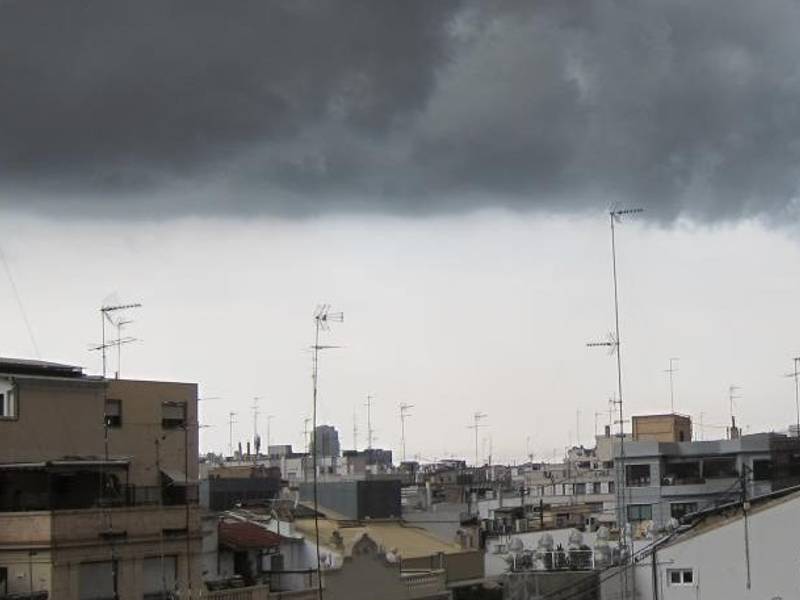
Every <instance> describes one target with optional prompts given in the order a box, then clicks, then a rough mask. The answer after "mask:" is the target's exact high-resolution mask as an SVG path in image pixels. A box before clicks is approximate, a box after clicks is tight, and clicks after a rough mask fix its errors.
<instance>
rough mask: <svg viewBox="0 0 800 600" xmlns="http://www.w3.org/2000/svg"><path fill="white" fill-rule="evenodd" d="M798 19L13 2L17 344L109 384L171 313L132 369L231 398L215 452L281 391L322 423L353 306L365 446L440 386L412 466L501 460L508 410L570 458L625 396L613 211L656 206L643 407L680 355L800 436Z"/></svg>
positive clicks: (10, 96)
mask: <svg viewBox="0 0 800 600" xmlns="http://www.w3.org/2000/svg"><path fill="white" fill-rule="evenodd" d="M799 27H800V5H798V4H797V3H796V2H794V1H791V0H762V1H761V2H758V3H753V2H752V1H746V0H725V1H724V2H723V1H722V0H693V1H691V2H689V1H684V0H670V1H668V2H663V1H655V0H638V1H636V2H632V1H628V0H591V1H589V0H585V1H584V0H580V1H575V2H563V0H559V1H556V0H552V1H550V0H537V1H534V2H531V1H520V2H512V1H504V2H494V3H478V2H457V1H446V0H442V1H439V2H429V1H425V0H419V1H414V0H410V1H409V0H404V1H402V2H401V1H399V0H398V1H387V2H371V1H356V0H350V1H344V0H342V1H332V2H326V3H321V2H316V1H314V2H312V1H304V0H292V1H286V2H278V1H274V2H262V1H256V0H242V1H236V2H221V1H211V0H192V1H188V0H187V1H172V2H170V1H164V0H158V1H150V0H139V1H137V2H135V3H132V2H118V1H114V0H102V1H101V0H96V1H92V0H88V1H83V2H80V3H68V2H63V1H41V2H30V1H21V0H0V208H2V222H3V229H4V233H3V235H2V237H0V248H2V250H3V252H4V254H5V257H6V259H7V265H8V269H6V272H5V274H4V275H3V276H2V277H0V314H2V315H3V318H2V319H0V340H1V341H0V353H2V354H3V355H18V356H36V355H37V354H40V355H41V357H42V358H46V359H52V360H62V361H67V362H74V363H78V364H83V365H85V366H86V367H87V369H88V370H89V371H91V372H96V371H97V369H98V367H99V360H98V357H97V356H96V355H92V354H90V353H89V352H88V351H87V350H86V348H87V347H88V345H89V344H90V343H93V342H97V341H98V337H99V317H98V315H97V312H96V311H97V308H98V306H99V305H100V304H101V303H102V302H103V301H104V299H106V298H108V297H109V295H110V294H114V293H115V294H116V295H117V296H116V297H118V298H119V299H120V300H123V301H141V302H142V303H143V304H144V308H143V309H142V310H140V311H138V312H137V313H136V322H135V323H134V324H133V325H131V326H130V327H129V329H128V333H129V334H130V335H135V336H136V337H139V338H141V340H142V341H140V342H138V343H136V344H131V345H129V346H127V347H126V348H125V351H124V354H123V365H122V372H123V375H124V376H132V377H142V378H164V379H183V380H191V381H197V382H199V383H200V384H201V388H202V391H201V393H202V395H206V396H219V397H221V398H222V399H221V400H209V401H207V402H204V403H203V408H202V412H203V420H204V421H205V422H206V423H207V424H208V425H210V427H209V428H208V429H205V430H204V431H203V434H202V435H203V441H204V446H205V447H206V448H213V449H217V450H222V449H225V448H226V447H227V442H228V427H227V424H226V423H227V414H228V412H229V411H236V412H237V413H238V417H237V418H238V421H239V422H238V423H237V425H236V431H235V441H238V440H239V439H242V440H244V439H246V436H248V435H250V434H251V432H252V417H251V416H250V409H249V407H250V405H251V404H252V397H253V396H263V397H264V399H263V400H262V401H261V405H262V413H264V414H266V413H271V414H274V415H275V418H274V419H273V421H272V441H273V443H278V442H287V443H288V442H291V443H294V444H295V445H301V443H302V434H301V431H302V428H303V418H304V417H305V416H308V414H309V413H310V377H309V374H310V356H309V353H308V351H307V347H308V345H309V344H310V343H311V335H312V333H313V323H312V320H311V316H312V314H313V311H314V308H315V306H316V305H317V304H318V303H320V302H329V303H331V304H333V305H334V306H335V307H336V308H337V309H341V310H343V311H344V312H345V318H346V320H345V323H343V324H342V325H340V326H337V327H335V328H334V330H333V331H331V332H330V333H328V334H326V342H328V341H329V342H330V343H331V344H337V345H341V346H343V348H341V349H337V350H331V351H328V352H326V353H325V355H324V356H323V359H322V374H321V386H322V393H321V416H322V420H323V421H326V422H330V423H333V424H334V425H336V426H337V427H339V428H340V430H341V433H342V438H343V441H344V445H345V446H347V447H350V446H351V445H352V438H353V435H352V427H353V412H354V410H355V411H357V413H358V415H357V416H358V420H359V429H360V436H359V437H360V441H359V446H363V445H364V443H365V440H366V417H365V409H364V406H363V403H364V399H365V397H366V395H367V394H373V395H374V396H375V398H376V399H375V410H374V420H375V428H376V436H377V441H376V445H381V446H386V447H390V448H392V449H395V450H397V449H398V447H399V419H398V405H399V403H400V402H407V403H411V404H414V405H415V408H414V409H413V416H412V417H411V418H410V420H409V422H408V425H409V426H408V442H409V454H410V455H416V454H419V455H420V456H422V457H424V458H434V457H441V456H444V455H445V454H448V455H449V454H451V453H452V454H456V455H466V456H469V457H471V456H472V454H473V448H472V443H473V442H472V437H471V431H470V430H468V429H467V428H466V426H467V425H468V424H469V423H470V415H471V413H473V412H474V411H476V410H481V411H483V412H485V413H487V415H488V418H487V419H486V425H487V427H486V428H485V429H484V430H482V432H481V438H482V442H481V447H482V448H481V450H482V453H483V446H484V444H483V438H486V440H487V442H486V452H488V445H489V444H488V439H489V438H490V437H491V439H492V446H493V451H494V455H495V456H496V457H497V458H499V459H501V460H512V459H515V458H516V459H520V458H521V457H522V456H523V455H524V454H525V452H526V439H527V438H528V437H530V440H531V441H530V444H531V447H532V449H533V451H534V452H535V453H536V454H537V455H538V456H540V457H552V455H553V453H554V451H555V452H556V453H557V454H560V453H561V452H563V448H564V446H566V445H567V444H568V443H571V442H575V441H576V439H579V440H580V441H581V442H584V443H589V442H590V439H591V435H592V433H593V431H594V427H595V412H603V411H605V410H606V408H607V402H606V401H607V398H608V396H609V395H610V394H611V393H612V392H613V391H614V388H615V379H614V375H615V371H614V362H613V359H612V358H610V357H608V356H606V355H605V354H604V352H603V351H602V350H590V349H587V348H586V347H585V343H586V342H587V341H590V340H592V339H595V338H602V337H603V335H604V334H605V333H606V332H607V331H608V330H609V329H610V328H611V326H612V324H613V320H612V318H613V313H612V303H611V299H612V296H611V281H610V252H609V239H608V238H609V235H608V218H607V214H606V212H607V210H608V208H609V207H610V206H641V207H643V208H645V209H646V210H645V213H644V214H643V215H642V216H641V217H639V218H637V219H634V220H631V221H629V222H626V223H625V224H624V225H621V227H620V229H619V239H618V242H619V252H620V256H619V259H620V261H619V267H620V275H621V279H620V281H621V302H622V333H623V344H624V346H623V352H624V354H623V357H624V369H625V392H626V396H627V401H628V403H627V410H628V411H629V412H633V413H636V412H645V411H665V410H668V409H669V389H668V385H667V378H666V375H665V373H664V372H663V371H664V369H665V368H666V367H667V366H668V359H669V357H680V361H679V363H678V368H679V371H678V373H676V378H675V381H676V397H677V402H676V408H677V409H678V410H680V411H683V412H688V413H691V414H692V415H693V416H694V417H695V420H696V421H698V420H699V418H700V413H701V412H702V413H704V416H703V419H704V422H705V423H710V424H713V425H722V424H724V423H725V422H726V420H727V419H729V415H728V402H727V389H728V386H729V385H731V384H736V385H739V386H741V388H742V389H741V390H740V391H739V392H738V394H739V395H740V396H741V398H740V399H739V400H738V402H737V408H736V413H737V415H738V418H739V420H740V421H741V422H743V424H744V425H745V426H749V428H750V430H751V431H756V430H763V429H773V428H774V429H781V428H785V427H786V425H788V423H789V422H793V421H794V419H795V411H794V399H793V388H792V384H791V381H790V380H788V379H786V378H785V377H783V375H784V374H785V373H786V372H788V371H789V370H791V366H792V365H791V357H792V356H797V355H800V319H798V317H797V306H798V298H800V246H799V245H798V241H800V238H799V237H798V219H799V218H800V201H798V193H797V188H798V175H800V66H798V62H797V60H796V57H797V55H798V52H800V37H798V36H797V35H796V32H797V30H798V28H799ZM9 271H10V272H11V274H12V275H13V278H14V281H15V282H16V290H17V293H15V290H14V287H13V284H12V280H11V278H9V277H8V272H9ZM20 304H21V305H22V307H23V308H24V313H25V314H26V315H27V319H28V321H29V324H30V330H31V332H32V334H33V335H31V332H29V330H28V327H26V324H25V314H23V310H22V309H21V308H20ZM32 337H33V338H34V340H35V342H36V346H37V347H38V351H37V349H36V347H34V341H33V340H32V339H31V338H32ZM112 364H113V362H112ZM578 410H580V411H581V417H580V419H579V420H578V419H576V416H577V415H576V411H578ZM597 419H598V424H599V425H600V426H601V427H602V425H603V424H604V423H605V422H606V421H607V417H603V416H600V417H598V418H597ZM260 429H261V431H262V434H264V435H265V434H266V422H265V421H264V420H263V419H262V422H261V424H260ZM577 430H579V431H577ZM578 433H580V436H578ZM721 433H722V430H721V429H718V428H706V430H705V435H706V436H707V437H708V436H711V435H720V434H721Z"/></svg>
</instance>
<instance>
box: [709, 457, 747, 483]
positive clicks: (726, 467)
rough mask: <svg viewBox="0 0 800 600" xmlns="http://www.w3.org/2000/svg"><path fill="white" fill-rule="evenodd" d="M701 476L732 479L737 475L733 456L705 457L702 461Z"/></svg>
mask: <svg viewBox="0 0 800 600" xmlns="http://www.w3.org/2000/svg"><path fill="white" fill-rule="evenodd" d="M703 477H705V478H707V479H724V478H728V479H733V478H736V477H739V471H738V470H737V469H736V459H735V458H733V457H724V458H707V459H705V460H704V461H703Z"/></svg>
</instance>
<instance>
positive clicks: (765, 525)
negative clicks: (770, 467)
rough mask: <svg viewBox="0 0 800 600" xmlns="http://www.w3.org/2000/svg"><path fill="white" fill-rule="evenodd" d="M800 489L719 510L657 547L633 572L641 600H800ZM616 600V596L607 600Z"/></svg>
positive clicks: (644, 554)
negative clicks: (799, 526) (798, 599)
mask: <svg viewBox="0 0 800 600" xmlns="http://www.w3.org/2000/svg"><path fill="white" fill-rule="evenodd" d="M798 523H800V488H792V489H789V490H782V491H780V492H774V493H772V494H768V495H766V496H761V497H758V498H754V499H752V500H751V501H750V502H747V503H744V504H743V503H741V502H739V503H735V504H731V505H727V506H726V507H719V508H716V509H713V510H709V511H707V512H705V513H702V514H701V515H699V516H698V517H697V518H696V519H695V520H694V521H693V523H692V524H691V525H687V526H683V527H681V528H679V529H678V530H677V531H676V532H675V533H673V534H672V535H670V536H667V537H665V538H662V539H661V540H659V541H657V542H655V543H653V544H652V545H651V547H650V549H649V550H647V551H645V552H644V553H643V554H642V556H640V557H639V559H638V561H637V564H636V566H635V567H634V568H633V569H634V571H635V576H634V577H633V578H632V580H633V581H632V583H633V586H634V589H633V590H631V591H633V595H631V594H629V595H628V597H629V598H637V599H642V600H684V599H688V598H691V599H692V600H703V599H705V600H717V599H720V600H721V599H725V600H738V599H742V600H749V599H752V600H756V599H758V600H789V599H796V598H800V536H798V525H797V524H798ZM602 597H603V600H613V599H614V598H617V597H619V596H618V594H613V593H611V594H608V593H604V594H603V596H602Z"/></svg>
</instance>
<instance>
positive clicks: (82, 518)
mask: <svg viewBox="0 0 800 600" xmlns="http://www.w3.org/2000/svg"><path fill="white" fill-rule="evenodd" d="M199 528H200V523H199V516H198V512H197V510H195V509H192V510H190V512H189V529H190V530H191V531H199ZM185 531H186V507H185V506H162V507H159V506H140V507H120V508H107V509H97V508H95V509H78V510H56V511H31V512H6V513H0V545H4V546H15V545H18V546H25V547H29V546H49V545H51V544H54V543H76V542H97V541H99V540H103V539H107V538H109V537H119V538H137V539H146V538H153V539H157V538H159V537H160V536H161V535H167V536H169V535H183V534H184V533H185Z"/></svg>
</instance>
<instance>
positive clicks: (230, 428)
mask: <svg viewBox="0 0 800 600" xmlns="http://www.w3.org/2000/svg"><path fill="white" fill-rule="evenodd" d="M235 417H236V413H235V412H233V411H231V412H229V413H228V453H229V454H230V455H231V458H233V424H234V423H236V420H235Z"/></svg>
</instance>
